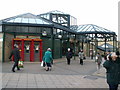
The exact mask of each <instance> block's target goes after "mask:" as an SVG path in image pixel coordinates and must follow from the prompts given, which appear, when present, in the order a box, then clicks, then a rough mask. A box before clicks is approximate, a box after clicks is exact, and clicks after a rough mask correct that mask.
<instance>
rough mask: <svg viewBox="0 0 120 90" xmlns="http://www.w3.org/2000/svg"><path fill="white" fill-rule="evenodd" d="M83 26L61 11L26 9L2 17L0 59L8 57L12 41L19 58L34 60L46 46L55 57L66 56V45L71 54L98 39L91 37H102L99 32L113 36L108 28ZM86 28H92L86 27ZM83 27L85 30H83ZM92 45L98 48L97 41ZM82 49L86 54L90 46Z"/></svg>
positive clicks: (5, 59) (0, 24)
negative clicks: (32, 11) (32, 10)
mask: <svg viewBox="0 0 120 90" xmlns="http://www.w3.org/2000/svg"><path fill="white" fill-rule="evenodd" d="M88 26H89V25H88ZM91 26H92V25H91ZM91 26H89V27H91ZM82 27H84V25H83V26H82ZM82 27H81V26H77V19H76V18H75V17H73V16H71V15H69V14H65V13H63V12H60V11H51V12H48V13H44V14H40V15H34V14H31V13H26V14H22V15H17V16H14V17H10V18H7V19H3V20H1V22H0V61H3V62H4V61H8V60H9V59H8V57H9V55H10V52H11V51H12V49H13V45H14V44H15V43H16V44H18V45H19V48H20V51H21V57H22V60H23V61H32V62H34V61H42V56H43V55H44V52H45V51H46V50H47V48H51V49H52V55H53V58H54V59H55V58H62V56H65V54H66V50H67V48H71V50H72V51H73V53H74V55H77V53H78V51H79V50H80V49H83V47H84V48H85V47H88V45H89V47H91V46H93V44H92V43H90V42H95V41H97V39H94V41H92V40H90V39H93V38H94V37H95V38H102V39H103V37H102V36H104V35H106V34H107V36H109V37H115V36H116V34H115V33H114V32H111V31H104V32H105V33H103V32H102V31H99V32H98V31H97V30H95V28H87V26H86V27H84V28H82ZM94 27H95V26H94ZM86 28H87V30H88V29H90V30H92V29H94V30H95V31H94V32H93V31H92V32H91V31H87V30H86ZM80 29H82V30H80ZM83 30H86V31H84V33H83ZM96 31H97V33H96ZM100 35H102V36H100ZM97 36H100V37H97ZM95 43H97V42H95ZM95 45H96V46H95ZM95 45H94V47H95V48H96V49H97V45H98V44H95ZM85 51H86V55H87V56H89V53H90V48H85ZM96 51H97V50H96ZM96 53H97V52H96Z"/></svg>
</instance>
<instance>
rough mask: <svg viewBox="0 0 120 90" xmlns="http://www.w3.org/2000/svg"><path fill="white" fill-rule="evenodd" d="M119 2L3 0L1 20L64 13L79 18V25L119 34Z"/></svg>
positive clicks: (0, 8)
mask: <svg viewBox="0 0 120 90" xmlns="http://www.w3.org/2000/svg"><path fill="white" fill-rule="evenodd" d="M118 1H119V0H1V1H0V20H1V19H5V18H9V17H12V16H16V15H19V14H24V13H28V12H29V13H32V14H35V15H37V14H41V13H46V12H49V11H53V10H58V11H62V12H64V13H67V14H70V15H72V16H74V17H76V18H77V24H78V25H81V24H95V25H98V26H101V27H103V28H106V29H109V30H111V31H115V32H116V34H117V33H118Z"/></svg>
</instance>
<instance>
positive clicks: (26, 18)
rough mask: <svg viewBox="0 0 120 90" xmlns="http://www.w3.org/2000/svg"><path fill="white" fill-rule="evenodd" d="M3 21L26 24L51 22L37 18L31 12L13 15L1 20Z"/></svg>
mask: <svg viewBox="0 0 120 90" xmlns="http://www.w3.org/2000/svg"><path fill="white" fill-rule="evenodd" d="M2 22H5V23H28V24H52V23H50V22H48V21H45V20H43V19H42V18H40V17H39V18H38V17H37V16H36V15H33V14H31V13H26V14H22V15H18V16H15V17H11V18H7V19H4V20H2Z"/></svg>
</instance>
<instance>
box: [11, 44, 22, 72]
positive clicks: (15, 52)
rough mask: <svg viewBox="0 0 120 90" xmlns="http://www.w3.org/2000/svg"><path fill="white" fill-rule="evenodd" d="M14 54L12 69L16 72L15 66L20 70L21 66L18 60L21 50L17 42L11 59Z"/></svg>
mask: <svg viewBox="0 0 120 90" xmlns="http://www.w3.org/2000/svg"><path fill="white" fill-rule="evenodd" d="M12 56H14V65H13V67H12V71H13V72H15V67H17V70H20V68H19V67H18V62H19V60H20V58H21V57H20V51H19V49H18V45H17V44H15V45H14V49H13V50H12V52H11V54H10V56H9V59H11V57H12Z"/></svg>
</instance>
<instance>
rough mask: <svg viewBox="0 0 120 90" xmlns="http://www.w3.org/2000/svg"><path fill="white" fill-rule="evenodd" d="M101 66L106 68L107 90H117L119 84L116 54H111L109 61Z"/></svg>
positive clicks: (119, 75) (118, 61) (119, 71)
mask: <svg viewBox="0 0 120 90" xmlns="http://www.w3.org/2000/svg"><path fill="white" fill-rule="evenodd" d="M103 66H104V67H105V68H106V74H107V83H108V85H109V90H118V85H119V84H120V58H119V57H118V56H117V55H116V53H112V54H111V59H110V60H106V61H105V63H104V64H103Z"/></svg>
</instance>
